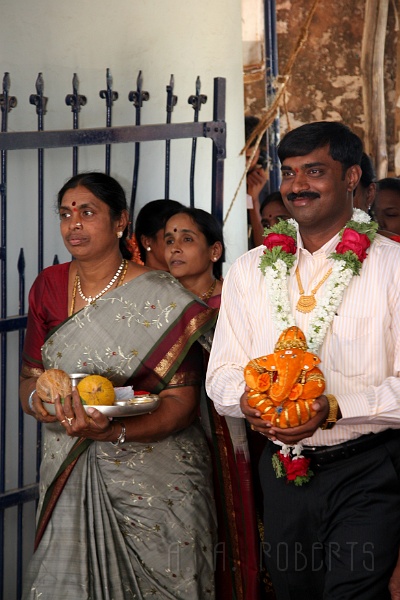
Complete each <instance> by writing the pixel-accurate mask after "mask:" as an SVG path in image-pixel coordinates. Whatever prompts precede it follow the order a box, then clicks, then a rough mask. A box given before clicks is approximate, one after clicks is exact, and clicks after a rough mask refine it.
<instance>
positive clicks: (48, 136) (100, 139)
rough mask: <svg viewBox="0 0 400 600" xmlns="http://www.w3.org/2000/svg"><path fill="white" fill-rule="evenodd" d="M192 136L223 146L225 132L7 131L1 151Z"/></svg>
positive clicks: (163, 128) (183, 127)
mask: <svg viewBox="0 0 400 600" xmlns="http://www.w3.org/2000/svg"><path fill="white" fill-rule="evenodd" d="M192 137H205V138H210V139H212V140H213V142H214V143H215V144H216V145H217V146H218V147H221V148H222V147H223V145H224V140H225V133H224V132H222V133H221V131H220V128H219V123H218V122H215V121H205V122H200V123H193V122H189V123H174V124H172V125H165V124H157V125H141V126H140V127H135V126H134V125H127V126H121V127H111V128H106V127H98V128H93V129H79V130H76V131H73V130H71V129H64V130H63V129H61V130H59V131H57V130H55V131H42V132H37V131H26V132H23V131H9V132H7V133H0V150H26V149H29V148H30V149H35V148H38V147H41V148H68V147H70V146H74V145H76V146H96V145H102V144H124V143H125V144H126V143H130V142H148V141H152V140H159V141H162V140H177V139H185V138H192Z"/></svg>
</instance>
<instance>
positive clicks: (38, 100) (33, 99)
mask: <svg viewBox="0 0 400 600" xmlns="http://www.w3.org/2000/svg"><path fill="white" fill-rule="evenodd" d="M43 90H44V81H43V75H42V73H39V75H38V77H37V79H36V94H31V95H30V97H29V102H30V103H31V104H33V105H34V106H36V114H37V130H38V131H43V130H44V115H45V114H46V107H47V100H48V99H47V98H46V96H44V95H43ZM43 169H44V150H43V148H38V225H39V228H38V272H40V271H42V270H43V185H44V184H43V182H44V178H43Z"/></svg>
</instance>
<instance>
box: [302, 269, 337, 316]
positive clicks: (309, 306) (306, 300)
mask: <svg viewBox="0 0 400 600" xmlns="http://www.w3.org/2000/svg"><path fill="white" fill-rule="evenodd" d="M331 273H332V268H330V269H329V270H328V271H327V272H326V273H325V275H324V276H323V278H322V279H321V281H320V282H319V283H317V285H316V286H315V288H313V289H312V290H311V292H310V294H311V295H310V296H305V295H304V288H303V286H302V283H301V279H300V271H299V265H297V267H296V279H297V285H298V286H299V293H300V298H299V299H298V301H297V304H296V310H298V311H299V312H302V313H309V312H311V311H312V310H314V308H315V307H316V306H317V301H316V299H315V294H316V293H317V292H318V290H319V288H320V287H321V285H322V284H323V283H325V281H326V280H327V279H328V277H329V275H330V274H331Z"/></svg>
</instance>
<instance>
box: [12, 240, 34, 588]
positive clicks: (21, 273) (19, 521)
mask: <svg viewBox="0 0 400 600" xmlns="http://www.w3.org/2000/svg"><path fill="white" fill-rule="evenodd" d="M18 273H19V315H20V316H22V315H23V314H24V313H25V257H24V251H23V249H22V248H21V250H20V253H19V257H18ZM24 337H25V336H24V330H23V329H20V330H19V333H18V347H19V348H18V355H19V356H18V358H19V360H18V363H19V365H21V362H22V349H23V344H24ZM24 448H25V444H24V412H23V410H22V406H21V404H19V406H18V489H22V488H23V486H24ZM38 477H39V472H38V471H37V473H36V481H37V482H38V481H39V479H38ZM17 510H18V512H17V598H20V597H21V595H22V539H23V537H22V528H23V504H21V503H19V504H18V509H17Z"/></svg>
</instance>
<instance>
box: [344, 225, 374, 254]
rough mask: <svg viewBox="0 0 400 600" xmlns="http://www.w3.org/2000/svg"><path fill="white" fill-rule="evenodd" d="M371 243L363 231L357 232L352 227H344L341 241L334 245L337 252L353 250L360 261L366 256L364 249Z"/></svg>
mask: <svg viewBox="0 0 400 600" xmlns="http://www.w3.org/2000/svg"><path fill="white" fill-rule="evenodd" d="M370 245H371V242H370V240H369V238H368V236H367V235H366V234H365V233H359V232H358V231H355V230H354V229H345V230H344V232H343V236H342V241H341V242H339V243H338V245H337V246H336V252H337V254H344V253H345V252H348V251H349V250H350V251H351V252H354V254H355V255H356V256H357V258H358V260H359V261H360V262H363V260H364V259H365V258H367V253H366V250H367V248H369V247H370Z"/></svg>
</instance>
